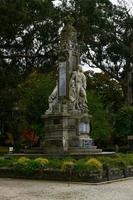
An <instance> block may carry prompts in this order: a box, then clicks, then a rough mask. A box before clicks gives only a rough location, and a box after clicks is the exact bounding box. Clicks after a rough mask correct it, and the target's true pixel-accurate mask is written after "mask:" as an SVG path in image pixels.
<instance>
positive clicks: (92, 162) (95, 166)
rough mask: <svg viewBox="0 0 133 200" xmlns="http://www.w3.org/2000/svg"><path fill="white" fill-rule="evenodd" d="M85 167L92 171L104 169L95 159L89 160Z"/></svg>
mask: <svg viewBox="0 0 133 200" xmlns="http://www.w3.org/2000/svg"><path fill="white" fill-rule="evenodd" d="M85 165H86V168H87V169H89V170H92V171H93V170H94V171H101V170H102V167H103V165H102V163H101V162H100V161H99V160H97V159H95V158H91V159H89V160H87V161H86V162H85Z"/></svg>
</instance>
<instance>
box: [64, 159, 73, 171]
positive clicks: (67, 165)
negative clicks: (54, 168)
mask: <svg viewBox="0 0 133 200" xmlns="http://www.w3.org/2000/svg"><path fill="white" fill-rule="evenodd" d="M74 165H75V163H74V161H72V160H66V161H64V162H63V163H62V165H61V170H62V171H68V170H72V169H73V168H74Z"/></svg>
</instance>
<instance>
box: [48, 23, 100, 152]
mask: <svg viewBox="0 0 133 200" xmlns="http://www.w3.org/2000/svg"><path fill="white" fill-rule="evenodd" d="M79 63H80V53H79V45H78V42H77V32H76V30H75V28H74V27H73V26H72V22H71V21H70V20H69V21H68V23H65V25H64V28H63V30H62V32H61V39H60V43H59V58H58V79H57V84H56V87H55V88H54V90H53V92H52V93H51V95H50V96H49V99H48V101H49V108H48V110H47V111H46V113H45V115H44V118H45V135H44V151H45V153H48V154H51V153H52V154H62V153H67V154H70V155H71V154H77V152H78V153H80V154H81V153H82V154H86V153H88V152H89V153H90V152H100V151H101V150H98V149H97V148H96V147H95V146H94V145H93V141H92V139H91V138H90V135H89V134H90V115H89V114H88V107H87V97H86V77H85V75H84V73H83V71H82V66H81V65H80V64H79Z"/></svg>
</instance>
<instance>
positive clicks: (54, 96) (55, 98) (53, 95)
mask: <svg viewBox="0 0 133 200" xmlns="http://www.w3.org/2000/svg"><path fill="white" fill-rule="evenodd" d="M48 102H49V109H48V110H47V113H52V112H53V111H54V106H55V105H56V103H57V102H58V85H56V86H55V88H54V90H53V92H52V93H51V95H50V96H49V98H48Z"/></svg>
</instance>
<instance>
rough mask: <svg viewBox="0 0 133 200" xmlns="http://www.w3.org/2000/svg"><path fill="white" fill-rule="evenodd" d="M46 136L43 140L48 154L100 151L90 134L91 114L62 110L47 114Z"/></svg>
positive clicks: (45, 117)
mask: <svg viewBox="0 0 133 200" xmlns="http://www.w3.org/2000/svg"><path fill="white" fill-rule="evenodd" d="M43 118H44V121H45V136H44V142H43V149H44V153H46V154H56V155H57V154H70V155H71V154H80V153H81V154H87V153H99V152H101V151H102V150H101V149H97V147H96V146H94V144H93V140H92V139H91V138H90V136H89V132H90V123H89V122H90V119H89V118H90V116H89V115H88V114H87V113H81V112H76V111H72V112H60V113H58V114H57V113H56V114H45V115H44V116H43Z"/></svg>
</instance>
